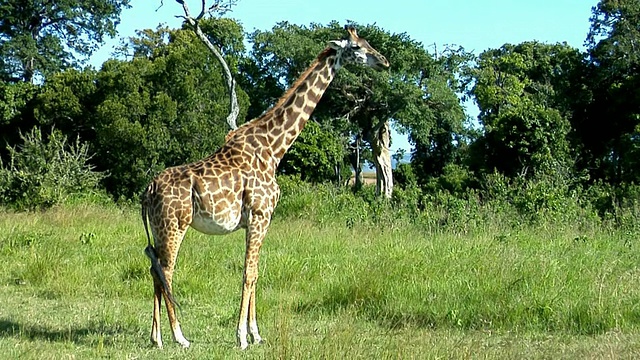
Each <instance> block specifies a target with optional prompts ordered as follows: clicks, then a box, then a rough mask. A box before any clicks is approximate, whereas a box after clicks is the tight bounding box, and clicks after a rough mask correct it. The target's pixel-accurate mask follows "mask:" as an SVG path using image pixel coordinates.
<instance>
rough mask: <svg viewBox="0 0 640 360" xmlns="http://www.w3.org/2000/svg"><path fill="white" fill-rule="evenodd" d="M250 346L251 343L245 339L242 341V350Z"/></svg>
mask: <svg viewBox="0 0 640 360" xmlns="http://www.w3.org/2000/svg"><path fill="white" fill-rule="evenodd" d="M248 347H249V343H248V342H247V341H246V340H245V341H241V342H240V350H246V349H247V348H248Z"/></svg>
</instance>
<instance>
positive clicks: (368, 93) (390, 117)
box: [242, 22, 464, 197]
mask: <svg viewBox="0 0 640 360" xmlns="http://www.w3.org/2000/svg"><path fill="white" fill-rule="evenodd" d="M358 33H359V34H361V35H362V36H363V37H365V38H367V40H368V41H369V42H370V43H371V44H373V45H374V46H375V47H376V48H377V49H378V50H379V51H380V52H381V53H382V54H384V55H385V56H386V57H387V59H388V60H389V62H390V63H391V69H390V71H389V72H376V71H371V70H370V69H366V68H360V67H353V68H350V67H348V68H346V69H343V70H341V71H340V72H339V73H338V75H337V76H336V78H335V79H334V81H333V82H332V83H331V86H330V90H329V91H328V92H327V93H325V95H324V96H323V98H322V100H321V101H320V103H319V104H318V107H317V108H316V111H315V112H314V114H313V117H314V119H315V121H317V122H318V123H320V124H322V125H323V126H324V127H325V128H330V129H333V131H335V132H336V134H339V137H342V138H344V139H351V141H353V142H355V143H358V142H359V141H360V140H364V141H365V142H367V143H368V144H369V147H370V148H371V150H372V161H373V162H374V164H375V166H376V174H377V178H378V187H377V188H378V193H379V194H381V195H383V196H386V197H389V196H391V192H392V188H393V180H392V176H391V154H390V153H389V151H388V149H389V145H390V142H391V138H390V133H389V130H390V127H391V126H392V124H396V125H397V126H399V127H400V128H401V130H403V131H405V132H411V133H415V137H414V139H415V138H418V137H419V135H418V133H425V132H426V133H428V131H429V129H430V126H431V125H432V123H427V122H423V121H422V118H421V117H420V115H421V113H422V110H424V109H425V108H427V107H428V106H429V103H428V101H425V99H426V98H428V97H429V92H428V89H426V87H424V86H422V87H421V85H420V77H421V76H422V74H423V73H422V69H424V68H426V67H427V66H428V64H429V63H430V62H431V61H433V59H432V57H431V56H430V55H429V54H428V53H427V52H426V51H425V49H424V47H423V46H422V45H421V44H420V43H418V42H416V41H414V40H412V39H411V38H410V37H409V36H408V35H407V34H389V33H388V32H386V31H384V30H382V29H380V28H378V27H377V26H374V25H368V26H361V27H359V29H358ZM341 36H342V27H341V26H340V25H339V24H338V23H337V22H332V23H330V24H328V25H326V26H325V25H320V24H311V25H310V26H309V27H305V26H298V25H292V24H289V23H286V22H283V23H279V24H278V25H276V26H275V27H274V28H273V29H272V30H271V31H267V32H263V31H255V32H254V33H253V34H251V35H250V36H249V38H250V40H251V41H252V42H253V49H252V51H251V59H250V61H246V62H244V63H243V65H242V68H243V71H242V73H244V74H247V76H246V77H245V78H244V79H243V80H242V81H243V82H244V83H245V84H246V85H245V86H244V88H246V89H248V90H249V91H251V92H252V96H251V98H252V99H255V98H262V99H265V100H263V101H262V102H259V103H253V104H252V108H251V109H250V110H249V111H250V113H251V114H252V115H253V114H259V113H260V112H262V111H264V110H265V109H266V107H267V106H268V105H269V104H271V103H273V101H274V100H275V99H277V97H278V96H280V94H281V93H282V91H284V89H285V88H286V87H287V86H288V85H289V84H291V82H292V81H293V80H294V79H296V78H297V76H298V74H300V72H301V71H302V70H304V68H305V67H306V66H307V65H308V64H309V63H310V61H311V60H312V59H313V56H314V55H315V54H317V53H318V52H319V51H320V50H321V49H322V48H323V47H324V46H325V44H326V41H327V40H329V39H334V38H340V37H341ZM423 85H424V84H423ZM425 91H427V92H425ZM452 93H453V92H452ZM254 94H255V95H254ZM453 97H454V98H455V94H454V95H453ZM459 108H460V114H463V113H462V111H461V107H459ZM463 119H464V116H461V117H460V121H462V120H463ZM303 133H304V131H303ZM295 146H296V144H294V145H293V148H295ZM358 149H360V147H359V146H349V150H350V151H351V150H356V151H357V150H358ZM350 158H352V159H353V160H354V164H353V165H354V168H355V169H356V171H358V168H359V166H360V165H359V163H361V162H360V161H359V160H361V157H360V156H351V157H350ZM307 171H313V169H307Z"/></svg>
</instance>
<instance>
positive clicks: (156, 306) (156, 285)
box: [151, 270, 162, 348]
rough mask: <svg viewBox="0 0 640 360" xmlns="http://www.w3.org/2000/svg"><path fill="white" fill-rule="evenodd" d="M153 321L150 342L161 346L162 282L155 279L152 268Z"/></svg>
mask: <svg viewBox="0 0 640 360" xmlns="http://www.w3.org/2000/svg"><path fill="white" fill-rule="evenodd" d="M151 276H152V277H153V321H152V323H151V344H153V345H155V346H157V347H159V348H162V335H161V333H160V332H161V331H160V306H161V305H162V283H161V282H160V281H159V280H157V279H156V277H155V275H154V273H153V270H152V271H151Z"/></svg>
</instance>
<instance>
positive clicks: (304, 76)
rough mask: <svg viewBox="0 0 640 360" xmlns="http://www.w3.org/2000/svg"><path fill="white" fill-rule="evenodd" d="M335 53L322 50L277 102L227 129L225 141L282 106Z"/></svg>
mask: <svg viewBox="0 0 640 360" xmlns="http://www.w3.org/2000/svg"><path fill="white" fill-rule="evenodd" d="M335 53H336V51H335V50H334V49H332V48H330V47H327V48H325V49H324V50H322V52H321V53H320V54H318V56H317V57H316V59H315V60H314V61H313V63H311V65H309V67H308V68H307V69H306V70H305V71H303V72H302V74H300V76H299V77H298V79H297V80H296V81H295V82H294V83H293V84H292V85H291V86H290V87H289V89H287V91H285V93H284V94H283V95H282V96H281V97H280V98H279V99H278V102H276V104H275V105H273V106H272V107H271V108H270V109H269V110H267V111H266V112H264V113H263V114H262V115H260V116H258V117H256V118H254V119H252V120H250V121H247V122H246V123H244V124H242V125H240V126H239V127H238V128H237V129H235V130H231V131H229V133H228V134H227V136H225V142H229V141H230V140H231V139H232V138H234V137H235V135H236V133H238V131H239V130H242V129H244V128H246V127H248V126H251V124H255V122H256V121H257V120H260V119H262V118H264V117H265V116H269V115H271V114H272V113H273V112H274V111H275V109H277V108H278V107H280V106H282V105H283V104H284V103H285V102H286V101H287V100H288V99H289V98H290V97H291V96H293V94H294V92H295V91H296V89H297V88H298V87H299V86H300V84H301V83H303V82H304V81H306V80H307V77H308V76H309V74H310V73H311V72H312V71H313V70H314V69H315V68H316V67H317V66H318V64H320V63H321V62H322V61H324V60H325V59H326V58H327V57H329V56H331V55H334V54H335Z"/></svg>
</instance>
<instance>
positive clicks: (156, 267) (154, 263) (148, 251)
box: [141, 189, 180, 308]
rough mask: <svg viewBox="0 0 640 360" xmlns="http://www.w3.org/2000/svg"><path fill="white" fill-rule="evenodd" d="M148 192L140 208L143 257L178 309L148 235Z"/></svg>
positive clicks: (168, 297) (178, 305)
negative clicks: (143, 244) (143, 233)
mask: <svg viewBox="0 0 640 360" xmlns="http://www.w3.org/2000/svg"><path fill="white" fill-rule="evenodd" d="M149 190H150V189H147V191H145V193H144V195H143V201H142V206H141V208H142V224H144V232H145V233H146V234H147V247H146V248H145V249H144V253H145V255H147V257H148V258H149V260H150V261H151V275H152V276H153V277H154V278H156V279H158V280H160V283H161V284H162V290H163V291H164V294H165V295H166V296H167V299H168V300H169V301H170V302H171V303H172V304H173V305H175V306H177V307H178V308H180V304H178V302H177V301H176V299H175V298H174V297H173V295H172V294H171V289H169V283H168V282H167V278H166V277H165V276H164V271H162V265H161V264H160V260H158V254H157V252H156V248H155V247H154V246H153V245H152V244H151V236H150V235H149V225H148V221H149V218H148V217H147V206H146V201H144V198H146V197H147V196H148V195H149V194H148V192H149Z"/></svg>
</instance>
